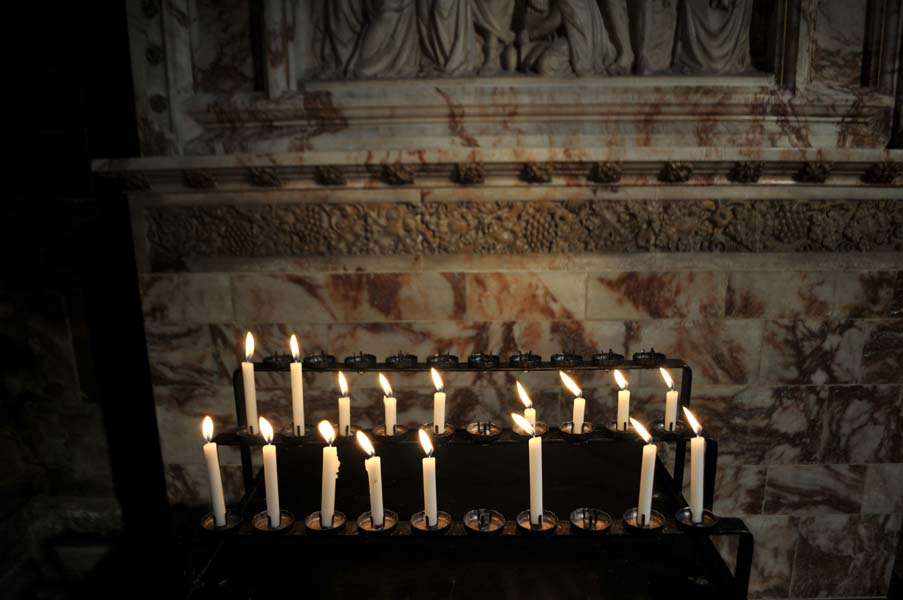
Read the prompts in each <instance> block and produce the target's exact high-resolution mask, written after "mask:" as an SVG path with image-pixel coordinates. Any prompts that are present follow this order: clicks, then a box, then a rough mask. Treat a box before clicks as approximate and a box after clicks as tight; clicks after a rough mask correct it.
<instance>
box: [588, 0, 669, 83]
mask: <svg viewBox="0 0 903 600" xmlns="http://www.w3.org/2000/svg"><path fill="white" fill-rule="evenodd" d="M677 1H679V0H599V8H600V9H601V10H602V17H603V18H604V20H605V27H606V28H607V29H608V33H609V34H610V35H611V40H612V44H613V45H614V47H615V51H616V54H617V57H616V59H615V61H614V63H613V64H612V65H611V66H610V67H609V72H610V73H611V74H612V75H626V74H628V73H631V72H633V73H636V74H637V75H648V74H650V73H655V72H657V71H664V70H665V69H668V68H670V67H671V53H672V50H673V49H674V27H675V22H676V19H675V17H676V15H675V2H677Z"/></svg>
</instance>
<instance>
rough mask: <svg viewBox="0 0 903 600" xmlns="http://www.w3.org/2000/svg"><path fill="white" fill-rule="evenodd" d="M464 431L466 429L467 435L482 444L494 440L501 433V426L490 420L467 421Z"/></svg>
mask: <svg viewBox="0 0 903 600" xmlns="http://www.w3.org/2000/svg"><path fill="white" fill-rule="evenodd" d="M465 431H467V435H469V436H470V437H471V439H472V440H474V441H475V442H482V443H484V444H488V443H489V442H494V441H495V440H497V439H498V437H499V436H500V435H502V427H501V426H500V425H496V424H495V423H493V422H492V421H474V422H473V423H468V424H467V428H466V429H465Z"/></svg>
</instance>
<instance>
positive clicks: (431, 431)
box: [423, 423, 455, 442]
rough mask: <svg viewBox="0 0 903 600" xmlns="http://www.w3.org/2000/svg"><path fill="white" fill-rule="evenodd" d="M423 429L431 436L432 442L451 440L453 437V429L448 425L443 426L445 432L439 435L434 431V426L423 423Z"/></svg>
mask: <svg viewBox="0 0 903 600" xmlns="http://www.w3.org/2000/svg"><path fill="white" fill-rule="evenodd" d="M423 429H426V430H427V431H428V432H429V434H430V436H432V438H433V440H435V441H437V442H444V441H447V440H449V439H451V437H452V436H453V435H455V428H454V426H452V425H450V424H449V423H446V424H445V430H444V431H442V432H441V433H440V432H438V431H436V426H435V425H433V424H432V423H424V424H423Z"/></svg>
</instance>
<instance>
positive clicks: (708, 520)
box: [674, 506, 718, 531]
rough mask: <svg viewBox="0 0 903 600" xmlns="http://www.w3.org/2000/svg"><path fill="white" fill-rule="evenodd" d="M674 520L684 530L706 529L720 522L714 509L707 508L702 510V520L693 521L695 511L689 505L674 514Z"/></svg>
mask: <svg viewBox="0 0 903 600" xmlns="http://www.w3.org/2000/svg"><path fill="white" fill-rule="evenodd" d="M674 521H675V522H676V523H677V526H678V527H679V528H680V529H683V530H684V531H705V530H706V529H710V528H712V527H714V526H715V525H716V524H717V523H718V516H717V515H716V514H715V513H713V512H712V511H710V510H708V509H705V510H703V511H702V521H701V522H699V523H694V522H693V513H692V511H691V510H690V507H689V506H685V507H683V508H681V509H680V510H678V511H677V512H676V513H675V514H674Z"/></svg>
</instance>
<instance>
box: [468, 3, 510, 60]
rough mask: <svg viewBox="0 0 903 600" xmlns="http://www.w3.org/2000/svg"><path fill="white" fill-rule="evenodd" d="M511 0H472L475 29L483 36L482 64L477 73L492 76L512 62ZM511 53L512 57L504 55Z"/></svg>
mask: <svg viewBox="0 0 903 600" xmlns="http://www.w3.org/2000/svg"><path fill="white" fill-rule="evenodd" d="M514 4H515V0H473V17H474V23H475V24H476V27H477V30H478V31H479V32H480V34H481V35H482V36H483V65H482V67H480V74H481V75H492V74H493V73H496V72H498V71H499V68H500V67H501V68H503V69H505V70H506V71H509V70H511V69H513V68H514V67H515V66H516V65H515V64H514V63H515V62H516V60H517V59H516V51H515V50H514V46H513V43H514V32H513V31H512V30H511V23H512V19H513V18H514ZM512 53H514V57H511V56H508V55H509V54H512Z"/></svg>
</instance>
